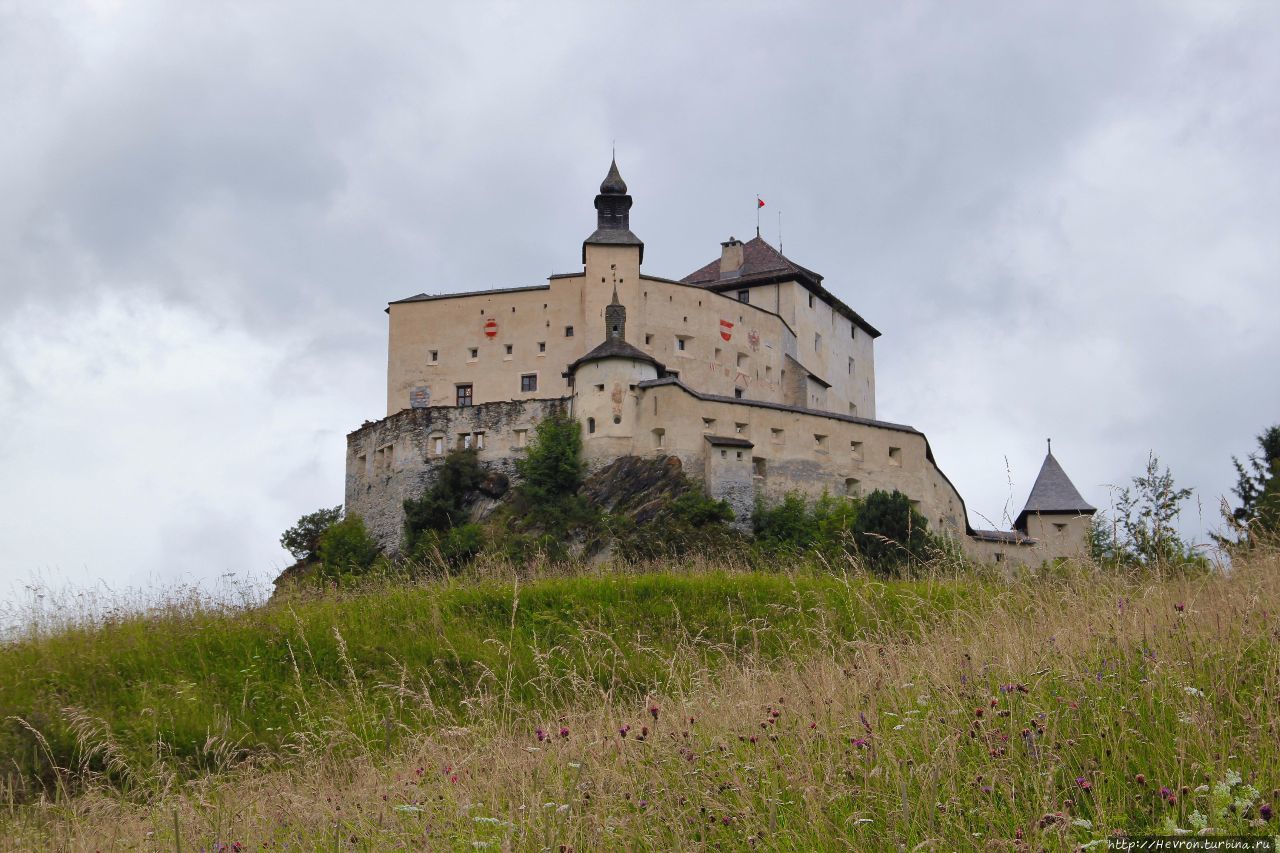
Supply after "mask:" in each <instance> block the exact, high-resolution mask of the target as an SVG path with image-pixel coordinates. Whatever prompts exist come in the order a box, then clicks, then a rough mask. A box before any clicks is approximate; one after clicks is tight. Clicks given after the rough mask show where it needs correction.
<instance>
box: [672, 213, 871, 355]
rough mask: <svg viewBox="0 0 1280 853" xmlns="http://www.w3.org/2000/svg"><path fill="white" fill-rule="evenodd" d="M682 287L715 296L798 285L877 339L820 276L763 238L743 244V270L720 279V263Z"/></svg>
mask: <svg viewBox="0 0 1280 853" xmlns="http://www.w3.org/2000/svg"><path fill="white" fill-rule="evenodd" d="M681 281H682V282H684V283H685V284H696V285H697V286H699V287H705V288H707V289H708V290H714V291H717V292H721V291H725V290H741V289H743V288H751V287H755V286H758V285H765V284H778V283H780V282H784V281H798V282H800V284H801V285H803V286H804V287H805V289H807V290H810V291H812V292H814V293H816V294H818V296H820V297H822V299H823V301H825V302H826V303H827V304H829V305H830V306H831V307H832V308H833V309H835V312H836V313H837V314H839V315H841V316H842V317H844V318H846V319H847V320H849V322H851V323H853V324H854V325H855V326H857V327H858V328H860V329H862V330H863V331H864V332H866V333H867V334H868V335H870V336H871V337H873V338H878V337H880V330H879V329H877V328H876V327H875V326H873V325H871V324H870V323H868V322H867V321H866V320H864V319H863V318H862V315H860V314H859V313H858V312H857V311H854V310H853V309H852V308H850V307H849V306H848V305H845V304H844V303H843V302H842V301H840V299H839V298H838V297H837V296H836V295H835V294H834V293H832V292H831V291H829V290H827V289H826V288H825V287H823V286H822V276H820V275H818V274H817V273H816V272H814V271H813V270H811V269H806V268H805V267H802V266H800V265H799V264H797V263H796V262H795V261H792V260H791V259H790V258H788V257H786V256H785V255H783V254H782V253H781V252H779V251H778V250H777V249H775V248H773V246H770V245H769V244H768V243H766V242H765V241H764V238H762V237H753V238H752V239H750V240H748V241H747V242H745V243H743V244H742V266H740V267H739V268H738V269H737V270H734V271H733V272H730V273H726V274H724V275H721V273H720V259H719V258H716V259H715V260H714V261H712V262H711V263H709V264H707V265H706V266H704V267H702V268H700V269H698V270H695V271H694V272H691V273H689V274H688V275H687V276H685V277H684V278H682V279H681Z"/></svg>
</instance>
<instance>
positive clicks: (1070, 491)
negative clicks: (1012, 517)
mask: <svg viewBox="0 0 1280 853" xmlns="http://www.w3.org/2000/svg"><path fill="white" fill-rule="evenodd" d="M1095 512H1097V508H1096V507H1093V506H1090V505H1089V504H1088V503H1087V502H1086V501H1085V499H1084V498H1082V497H1081V496H1080V492H1078V491H1076V487H1075V485H1074V484H1072V482H1071V478H1070V477H1068V476H1067V472H1066V471H1063V470H1062V466H1061V465H1059V464H1058V460H1057V459H1055V458H1054V457H1053V454H1052V453H1049V454H1047V455H1046V456H1045V457H1044V464H1043V465H1041V466H1040V474H1039V476H1037V477H1036V482H1035V485H1033V486H1032V487H1031V494H1030V495H1029V496H1028V497H1027V505H1026V506H1024V507H1023V508H1022V512H1020V513H1018V518H1017V520H1016V521H1014V523H1013V526H1014V527H1016V528H1017V529H1019V530H1026V529H1027V516H1029V515H1092V514H1093V513H1095Z"/></svg>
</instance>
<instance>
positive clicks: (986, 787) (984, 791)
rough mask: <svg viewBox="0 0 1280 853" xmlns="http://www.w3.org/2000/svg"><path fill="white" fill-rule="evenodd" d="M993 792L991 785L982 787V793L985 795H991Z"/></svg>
mask: <svg viewBox="0 0 1280 853" xmlns="http://www.w3.org/2000/svg"><path fill="white" fill-rule="evenodd" d="M991 791H992V788H991V786H990V785H983V786H982V793H984V794H990V793H991Z"/></svg>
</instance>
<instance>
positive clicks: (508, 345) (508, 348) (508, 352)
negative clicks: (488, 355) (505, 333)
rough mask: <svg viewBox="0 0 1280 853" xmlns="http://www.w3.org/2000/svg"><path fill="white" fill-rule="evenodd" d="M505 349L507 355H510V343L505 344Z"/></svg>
mask: <svg viewBox="0 0 1280 853" xmlns="http://www.w3.org/2000/svg"><path fill="white" fill-rule="evenodd" d="M506 351H507V355H511V344H507V346H506Z"/></svg>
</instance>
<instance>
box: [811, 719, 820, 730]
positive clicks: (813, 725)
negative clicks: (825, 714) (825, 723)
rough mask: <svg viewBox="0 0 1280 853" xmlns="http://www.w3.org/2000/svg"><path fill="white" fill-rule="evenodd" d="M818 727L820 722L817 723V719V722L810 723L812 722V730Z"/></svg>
mask: <svg viewBox="0 0 1280 853" xmlns="http://www.w3.org/2000/svg"><path fill="white" fill-rule="evenodd" d="M817 727H818V723H817V722H816V721H815V722H812V723H810V724H809V728H810V729H811V730H812V729H816V728H817Z"/></svg>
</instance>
